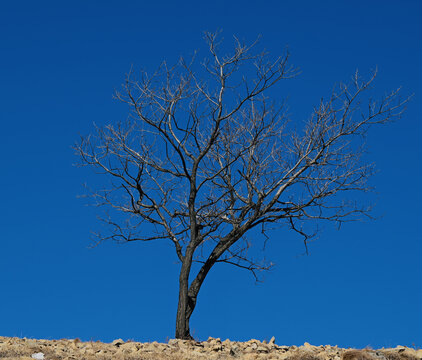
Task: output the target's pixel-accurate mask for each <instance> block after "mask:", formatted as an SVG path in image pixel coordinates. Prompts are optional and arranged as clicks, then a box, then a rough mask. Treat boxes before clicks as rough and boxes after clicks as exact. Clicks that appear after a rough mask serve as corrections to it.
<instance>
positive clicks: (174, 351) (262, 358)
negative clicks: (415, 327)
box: [0, 337, 422, 360]
mask: <svg viewBox="0 0 422 360" xmlns="http://www.w3.org/2000/svg"><path fill="white" fill-rule="evenodd" d="M37 353H42V354H44V355H38V356H41V357H42V356H44V359H45V360H79V359H84V360H112V359H113V360H114V359H116V360H138V359H139V360H141V359H142V360H185V359H186V360H187V359H189V360H206V359H211V360H212V359H215V360H220V359H239V360H243V359H244V360H266V359H271V360H276V359H280V360H422V350H416V349H412V348H407V347H403V346H398V347H396V348H393V349H384V348H383V349H379V350H372V349H363V350H356V349H342V348H339V347H337V346H330V345H321V346H313V345H310V344H308V343H305V344H304V345H302V346H299V347H297V346H279V345H276V344H275V342H274V338H273V339H271V341H270V342H268V343H267V342H265V341H264V342H261V341H259V340H249V341H247V342H235V341H230V340H225V341H221V340H220V339H214V338H209V339H208V340H207V341H204V342H195V341H181V340H170V341H169V342H168V343H167V344H161V343H157V342H153V343H138V342H132V341H126V342H124V341H123V340H120V339H119V340H115V341H113V343H111V344H106V343H101V342H81V341H79V340H78V339H76V340H68V339H62V340H34V339H26V338H23V339H20V338H7V337H0V359H1V360H15V359H22V360H33V358H32V356H33V355H34V354H37Z"/></svg>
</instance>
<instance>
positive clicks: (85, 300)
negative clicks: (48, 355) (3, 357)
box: [0, 0, 422, 347]
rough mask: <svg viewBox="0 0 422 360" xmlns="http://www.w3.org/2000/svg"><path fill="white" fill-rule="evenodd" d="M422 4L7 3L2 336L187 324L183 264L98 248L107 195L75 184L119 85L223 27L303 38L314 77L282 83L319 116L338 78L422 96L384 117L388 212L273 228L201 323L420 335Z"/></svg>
mask: <svg viewBox="0 0 422 360" xmlns="http://www.w3.org/2000/svg"><path fill="white" fill-rule="evenodd" d="M421 14H422V2H420V1H416V0H415V1H409V0H408V1H403V0H402V1H400V2H399V1H390V0H383V1H379V0H372V1H318V2H317V1H260V2H258V1H247V0H243V1H227V2H223V1H220V0H215V1H212V2H198V1H179V2H177V1H156V2H154V3H153V2H152V1H119V2H118V1H72V2H64V1H36V2H35V1H14V2H8V1H2V2H1V3H0V33H1V37H0V54H1V56H0V84H1V86H0V104H1V106H0V121H1V142H0V154H1V176H0V189H1V190H0V191H1V200H2V201H1V207H0V222H1V232H0V244H1V251H0V274H1V275H0V276H1V285H0V335H3V336H21V337H22V336H26V337H34V338H49V339H56V338H64V337H69V338H75V337H79V338H81V339H83V340H90V339H94V340H102V341H111V340H112V339H114V338H123V339H135V340H138V341H154V340H157V341H165V340H166V338H172V337H173V336H174V323H175V314H176V306H177V284H178V269H179V265H178V264H177V263H176V257H175V255H174V253H173V248H172V247H171V246H167V244H165V243H156V244H136V243H131V244H127V245H116V244H114V243H106V244H103V245H101V246H99V247H97V248H95V249H90V248H88V246H89V244H90V238H89V236H90V235H89V234H90V231H92V230H96V229H98V223H97V221H96V209H95V208H91V207H87V206H85V204H86V201H84V200H81V199H78V198H77V195H78V194H83V193H84V190H83V187H82V184H83V183H84V182H87V183H88V184H95V182H96V181H97V179H96V178H95V177H94V176H93V174H92V173H91V172H89V171H87V170H85V169H79V168H76V167H74V166H73V164H74V163H75V162H77V158H76V157H75V155H74V152H73V150H72V149H71V145H72V144H73V143H74V142H75V141H77V139H78V134H87V133H89V132H91V131H92V130H93V122H94V121H95V122H97V123H107V122H113V121H117V120H121V119H124V118H125V117H126V114H127V109H126V108H125V107H124V106H123V105H122V104H119V103H117V102H116V101H114V100H113V99H112V93H113V90H114V89H115V88H118V87H119V86H120V84H121V83H122V81H123V79H124V74H125V73H126V72H127V71H128V70H129V69H130V67H131V65H132V64H133V65H134V67H135V68H141V67H142V68H145V69H153V68H154V67H155V66H157V65H158V64H159V62H160V61H161V60H163V59H168V60H170V62H171V61H172V60H176V59H177V58H178V57H179V56H180V55H186V54H188V55H189V54H190V53H192V51H193V50H195V49H200V48H201V47H203V42H202V31H204V30H211V31H214V30H215V29H217V28H221V29H222V30H223V31H224V32H223V35H224V37H225V38H226V39H228V40H230V38H231V36H232V35H233V34H236V35H237V36H239V37H240V38H243V39H246V40H253V39H255V37H256V36H257V35H258V34H262V36H263V38H262V46H264V47H265V48H267V49H268V50H270V51H271V52H272V53H273V54H275V55H276V54H279V53H281V52H282V50H283V49H285V47H286V46H288V47H289V49H290V51H291V53H292V58H291V60H292V63H294V64H295V65H297V66H298V67H300V69H301V71H302V73H301V75H300V77H299V78H297V79H296V80H294V81H291V82H290V83H289V86H290V88H289V87H288V86H284V87H283V93H281V94H280V95H281V96H282V97H284V96H286V95H290V100H289V105H290V109H291V114H292V116H293V117H295V118H297V119H301V118H306V117H307V116H308V115H309V114H310V112H311V111H312V106H313V105H315V104H316V103H317V101H318V100H319V99H320V98H321V97H322V96H326V95H327V94H329V92H330V89H331V88H332V86H333V84H335V83H336V82H338V81H345V80H348V79H349V77H350V75H351V74H352V73H353V72H354V71H355V70H356V68H359V69H360V70H362V71H363V72H368V71H369V70H371V69H373V68H374V67H375V66H378V68H379V76H378V79H377V81H376V89H377V90H376V93H377V94H378V95H380V96H382V95H383V94H384V93H385V92H386V91H389V90H392V89H395V88H397V87H398V86H402V87H403V93H404V94H411V93H414V94H415V96H414V98H413V100H412V101H411V103H410V104H409V106H408V110H407V112H406V114H405V117H404V118H403V119H401V120H400V121H397V122H395V123H393V124H390V125H388V126H385V127H382V128H378V129H374V131H373V132H372V133H371V134H370V136H369V138H368V145H369V150H370V151H369V153H368V159H369V160H370V161H374V162H375V163H376V164H377V168H378V170H379V172H378V173H377V175H376V176H375V177H374V178H373V179H372V184H373V185H376V193H375V194H373V195H370V196H369V197H368V198H367V199H368V200H373V201H375V202H376V203H377V206H376V210H375V213H374V214H375V215H377V216H380V217H381V218H380V219H379V220H377V221H374V222H366V223H353V224H347V225H346V226H344V227H343V228H342V230H341V231H336V230H334V229H332V228H330V227H326V228H325V231H324V232H323V233H322V234H321V236H320V237H319V239H318V240H317V241H316V242H314V243H312V244H311V245H310V255H309V256H301V254H302V253H303V250H304V249H303V244H302V243H301V240H300V239H299V238H298V237H297V236H296V235H292V234H290V233H288V232H284V231H276V232H274V233H273V234H272V241H271V243H270V244H269V247H268V250H267V254H266V255H267V257H269V258H270V259H271V260H273V261H274V262H275V263H276V264H277V266H276V268H275V269H274V270H273V271H272V272H270V273H267V274H266V275H265V282H264V283H262V284H258V285H257V284H255V283H254V281H253V278H252V276H251V275H250V274H249V273H247V272H244V271H242V270H240V269H236V268H230V267H226V266H225V265H221V266H218V267H216V268H214V269H213V270H212V272H211V273H210V275H209V278H208V279H207V281H206V283H205V285H204V287H203V289H202V290H201V293H200V297H199V300H198V307H197V309H196V310H195V313H194V315H193V317H192V321H191V329H192V332H193V335H194V336H195V337H197V338H199V339H201V340H204V339H206V338H208V336H213V337H221V338H230V339H232V340H247V339H250V338H257V339H261V340H263V339H269V338H271V336H273V335H274V336H275V337H276V342H277V343H278V344H303V343H304V342H305V341H308V342H310V343H312V344H317V345H319V344H338V345H340V346H343V347H348V346H352V347H364V346H367V345H369V346H373V347H382V346H395V345H397V344H403V345H412V344H414V345H415V346H419V347H422V333H421V330H420V325H421V323H422V308H421V298H422V283H421V275H422V270H421V256H422V236H421V231H420V204H421V203H422V197H421V190H420V181H421V180H420V179H421V155H422V153H421V150H420V134H421V131H422V125H421V120H420V111H419V110H420V106H419V104H420V101H421V100H420V99H421V94H422V85H421V84H422V81H421V79H422V71H421V64H422V51H421V45H420V39H421V36H422V31H421V30H422V18H421Z"/></svg>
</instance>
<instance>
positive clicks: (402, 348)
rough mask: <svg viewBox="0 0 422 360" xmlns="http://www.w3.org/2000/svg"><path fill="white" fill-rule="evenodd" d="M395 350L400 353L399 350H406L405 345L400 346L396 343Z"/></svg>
mask: <svg viewBox="0 0 422 360" xmlns="http://www.w3.org/2000/svg"><path fill="white" fill-rule="evenodd" d="M395 350H397V351H398V352H399V353H401V352H403V351H405V350H406V347H404V346H401V345H398V346H396V349H395Z"/></svg>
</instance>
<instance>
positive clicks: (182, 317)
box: [176, 256, 193, 340]
mask: <svg viewBox="0 0 422 360" xmlns="http://www.w3.org/2000/svg"><path fill="white" fill-rule="evenodd" d="M191 265H192V257H188V256H186V257H185V260H184V261H183V263H182V268H181V270H180V276H179V304H178V306H177V315H176V339H183V340H191V339H193V338H192V336H191V335H190V329H189V319H190V316H188V303H189V301H188V299H189V296H188V289H189V273H190V268H191Z"/></svg>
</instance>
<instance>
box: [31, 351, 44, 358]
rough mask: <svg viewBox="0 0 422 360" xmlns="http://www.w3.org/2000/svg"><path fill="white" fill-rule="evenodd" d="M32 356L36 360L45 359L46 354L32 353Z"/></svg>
mask: <svg viewBox="0 0 422 360" xmlns="http://www.w3.org/2000/svg"><path fill="white" fill-rule="evenodd" d="M31 357H32V358H33V359H35V360H44V354H43V353H42V352H39V353H35V354H32V356H31Z"/></svg>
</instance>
